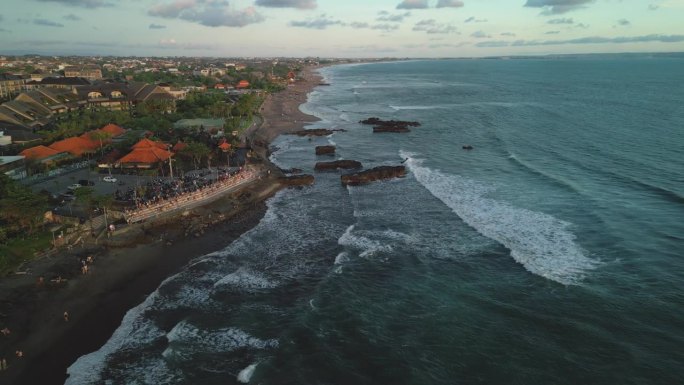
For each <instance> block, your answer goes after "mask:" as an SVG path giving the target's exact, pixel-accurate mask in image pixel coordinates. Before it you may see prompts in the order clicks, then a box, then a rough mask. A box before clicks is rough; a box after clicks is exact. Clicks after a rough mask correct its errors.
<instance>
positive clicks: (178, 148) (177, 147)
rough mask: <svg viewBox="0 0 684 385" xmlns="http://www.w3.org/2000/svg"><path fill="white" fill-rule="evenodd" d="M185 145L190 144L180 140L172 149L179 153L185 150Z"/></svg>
mask: <svg viewBox="0 0 684 385" xmlns="http://www.w3.org/2000/svg"><path fill="white" fill-rule="evenodd" d="M185 147H188V145H187V144H186V143H184V142H181V141H180V140H179V141H178V143H176V144H175V145H174V146H173V148H172V150H173V152H176V153H178V152H181V151H183V149H184V148H185Z"/></svg>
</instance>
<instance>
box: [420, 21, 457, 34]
mask: <svg viewBox="0 0 684 385" xmlns="http://www.w3.org/2000/svg"><path fill="white" fill-rule="evenodd" d="M413 30H414V31H419V32H425V33H428V34H437V33H440V34H441V33H455V32H457V29H456V27H454V26H453V25H451V24H440V23H437V21H436V20H435V19H427V20H421V21H419V22H417V23H416V25H414V26H413Z"/></svg>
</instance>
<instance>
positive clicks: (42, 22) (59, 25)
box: [33, 19, 64, 28]
mask: <svg viewBox="0 0 684 385" xmlns="http://www.w3.org/2000/svg"><path fill="white" fill-rule="evenodd" d="M33 24H35V25H42V26H45V27H57V28H62V27H64V24H62V23H57V22H55V21H52V20H47V19H34V20H33Z"/></svg>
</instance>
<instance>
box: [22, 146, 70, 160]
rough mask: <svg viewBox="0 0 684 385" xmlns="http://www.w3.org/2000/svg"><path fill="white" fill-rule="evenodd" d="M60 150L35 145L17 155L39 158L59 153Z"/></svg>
mask: <svg viewBox="0 0 684 385" xmlns="http://www.w3.org/2000/svg"><path fill="white" fill-rule="evenodd" d="M60 152H61V151H57V150H54V149H52V148H50V147H45V146H35V147H30V148H27V149H25V150H24V151H22V152H20V153H19V155H23V156H25V157H26V158H28V159H35V160H41V159H45V158H49V157H51V156H54V155H57V154H59V153H60Z"/></svg>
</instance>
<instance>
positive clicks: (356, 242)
mask: <svg viewBox="0 0 684 385" xmlns="http://www.w3.org/2000/svg"><path fill="white" fill-rule="evenodd" d="M354 227H355V225H351V226H349V227H348V228H347V230H346V231H345V232H344V234H342V236H341V237H340V238H339V240H338V241H337V243H338V244H339V245H340V246H345V247H348V248H352V249H356V250H357V251H359V252H360V253H359V256H360V257H362V258H369V257H372V256H374V255H376V254H377V253H380V252H391V251H392V250H393V249H394V248H393V247H392V246H391V245H387V244H383V243H382V242H380V241H378V240H374V239H371V238H369V237H366V236H364V235H361V234H363V232H359V233H356V234H355V233H354Z"/></svg>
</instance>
